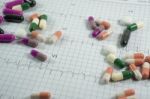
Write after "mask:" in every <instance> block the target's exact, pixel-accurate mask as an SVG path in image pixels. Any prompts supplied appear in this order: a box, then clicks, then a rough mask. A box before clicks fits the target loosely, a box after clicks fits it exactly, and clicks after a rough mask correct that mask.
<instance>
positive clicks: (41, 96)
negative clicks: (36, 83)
mask: <svg viewBox="0 0 150 99" xmlns="http://www.w3.org/2000/svg"><path fill="white" fill-rule="evenodd" d="M51 98H52V94H51V93H50V92H40V93H33V94H32V95H31V99H51Z"/></svg>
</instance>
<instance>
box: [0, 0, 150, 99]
mask: <svg viewBox="0 0 150 99" xmlns="http://www.w3.org/2000/svg"><path fill="white" fill-rule="evenodd" d="M7 1H8V0H1V2H0V8H1V11H2V8H4V4H3V3H5V2H7ZM36 1H37V6H36V7H34V8H32V9H30V10H27V11H25V12H24V15H25V16H28V15H30V14H32V13H33V12H40V13H46V14H48V28H47V29H46V30H44V31H41V32H42V33H43V34H44V35H51V34H53V33H54V32H55V31H57V30H62V31H63V32H64V38H63V39H62V40H61V41H60V42H58V43H57V44H55V45H45V48H40V49H39V50H41V51H42V52H44V53H46V54H47V55H48V57H49V59H48V61H46V62H39V61H37V60H36V59H33V58H32V57H31V56H30V54H29V53H30V51H31V48H30V47H26V46H24V45H19V44H16V43H11V44H0V99H26V98H28V97H29V96H30V95H31V94H32V93H36V92H40V91H45V90H46V91H51V92H52V93H53V99H113V97H114V96H115V95H116V94H117V93H118V92H120V91H122V90H124V89H127V88H134V89H135V90H136V96H137V98H138V99H148V98H149V97H150V94H149V92H150V81H149V80H142V81H132V80H127V81H121V82H117V83H110V84H108V85H102V84H100V83H99V80H100V77H101V75H102V72H103V71H104V70H105V69H106V67H107V66H109V64H107V63H106V62H105V61H104V57H103V56H102V55H101V54H100V50H101V48H102V45H107V44H113V45H117V44H118V37H119V35H120V33H122V31H123V28H124V27H121V26H119V25H118V23H117V21H118V19H120V18H121V17H123V16H131V17H133V19H134V21H135V22H136V21H143V22H144V28H143V29H141V30H137V31H135V32H133V33H132V35H131V38H130V41H129V44H128V46H127V47H125V48H119V47H118V52H117V53H118V54H117V56H118V57H123V56H124V55H125V53H127V52H130V51H131V52H135V51H142V52H144V53H145V54H146V55H148V54H150V39H149V38H150V34H149V33H150V28H149V24H150V0H36ZM91 15H92V16H94V17H96V18H100V19H107V20H109V21H110V22H111V24H112V28H113V31H114V33H113V34H112V35H111V36H110V37H109V38H108V39H107V40H104V41H97V40H96V39H94V38H91V37H89V35H90V33H91V32H92V30H90V29H89V28H88V27H87V25H86V20H87V18H88V16H91ZM28 26H29V23H28V22H26V21H25V22H23V23H21V24H14V23H6V22H5V23H4V24H2V25H0V27H1V28H3V29H4V30H5V31H7V32H9V33H14V32H15V31H16V29H17V28H26V30H28Z"/></svg>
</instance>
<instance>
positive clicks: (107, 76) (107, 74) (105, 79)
mask: <svg viewBox="0 0 150 99" xmlns="http://www.w3.org/2000/svg"><path fill="white" fill-rule="evenodd" d="M112 72H113V68H112V67H107V69H106V71H105V73H104V75H103V77H102V81H103V82H104V83H109V81H110V78H111V74H112Z"/></svg>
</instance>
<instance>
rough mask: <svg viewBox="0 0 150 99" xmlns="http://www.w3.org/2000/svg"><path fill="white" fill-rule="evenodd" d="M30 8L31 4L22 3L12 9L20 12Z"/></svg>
mask: <svg viewBox="0 0 150 99" xmlns="http://www.w3.org/2000/svg"><path fill="white" fill-rule="evenodd" d="M29 8H30V5H29V3H22V4H20V5H16V6H13V7H12V9H13V10H18V11H24V10H28V9H29Z"/></svg>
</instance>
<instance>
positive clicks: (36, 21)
mask: <svg viewBox="0 0 150 99" xmlns="http://www.w3.org/2000/svg"><path fill="white" fill-rule="evenodd" d="M38 24H39V18H38V17H36V18H34V19H33V20H32V23H31V24H30V27H29V31H30V32H32V31H34V30H36V29H38V28H39V26H38Z"/></svg>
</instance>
